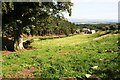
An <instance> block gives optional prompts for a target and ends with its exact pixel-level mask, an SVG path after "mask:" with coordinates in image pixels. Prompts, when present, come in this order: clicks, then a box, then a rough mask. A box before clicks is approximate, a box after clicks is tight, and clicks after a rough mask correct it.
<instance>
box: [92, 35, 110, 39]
mask: <svg viewBox="0 0 120 80" xmlns="http://www.w3.org/2000/svg"><path fill="white" fill-rule="evenodd" d="M109 36H112V34H107V35H103V36H100V37H97V38H95V39H93V40H99V39H102V38H105V37H109Z"/></svg>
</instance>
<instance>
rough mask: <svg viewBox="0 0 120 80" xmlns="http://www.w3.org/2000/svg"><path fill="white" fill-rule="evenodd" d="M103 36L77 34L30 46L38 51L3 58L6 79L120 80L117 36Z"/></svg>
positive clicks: (12, 54)
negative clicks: (91, 77) (87, 79)
mask: <svg viewBox="0 0 120 80" xmlns="http://www.w3.org/2000/svg"><path fill="white" fill-rule="evenodd" d="M103 34H104V33H103V32H101V33H100V32H99V33H96V34H78V35H74V36H70V37H65V38H57V39H50V40H49V39H48V40H39V41H34V42H33V43H32V44H31V45H32V46H33V47H34V48H35V49H33V50H28V51H22V52H11V53H10V54H8V55H3V56H2V59H3V63H2V73H3V77H4V78H10V77H12V78H13V77H17V78H21V77H24V78H27V77H28V78H31V77H33V78H35V77H40V78H41V79H44V78H51V79H53V78H54V79H59V78H60V77H77V78H84V77H85V75H86V74H91V75H95V76H97V77H99V78H100V79H102V80H112V79H118V78H120V67H119V62H120V56H119V54H118V53H119V48H118V34H106V35H103ZM94 66H97V68H95V69H94V68H93V67H94Z"/></svg>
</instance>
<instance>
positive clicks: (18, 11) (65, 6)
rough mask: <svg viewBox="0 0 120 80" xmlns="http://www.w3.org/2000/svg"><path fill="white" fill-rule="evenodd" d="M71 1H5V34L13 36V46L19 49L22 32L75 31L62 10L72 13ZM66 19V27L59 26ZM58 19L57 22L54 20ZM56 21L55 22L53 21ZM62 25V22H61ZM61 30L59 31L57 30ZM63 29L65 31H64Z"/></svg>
mask: <svg viewBox="0 0 120 80" xmlns="http://www.w3.org/2000/svg"><path fill="white" fill-rule="evenodd" d="M71 6H72V3H71V2H57V1H55V2H47V3H46V2H35V3H33V2H20V3H18V2H3V3H2V18H3V21H2V25H3V28H2V29H3V36H7V37H8V36H9V37H13V44H14V45H13V48H14V50H19V49H20V47H21V46H19V44H20V38H22V37H21V35H22V33H26V34H28V35H32V36H33V35H36V34H37V35H46V34H50V33H52V34H53V33H55V34H58V33H59V34H60V33H64V34H66V35H68V30H66V29H68V28H70V29H71V32H72V33H73V31H74V30H73V28H74V27H72V28H71V26H72V25H73V24H72V23H70V22H67V21H66V20H65V19H64V16H63V14H62V12H67V13H69V15H71ZM60 20H61V21H64V22H65V23H64V24H63V25H64V26H67V27H66V28H61V27H63V26H61V27H60V28H59V24H60V23H59V21H60ZM54 21H56V22H54ZM53 22H54V23H53ZM60 25H61V24H60ZM56 29H57V30H59V31H58V33H56V32H55V30H56ZM62 31H63V32H62Z"/></svg>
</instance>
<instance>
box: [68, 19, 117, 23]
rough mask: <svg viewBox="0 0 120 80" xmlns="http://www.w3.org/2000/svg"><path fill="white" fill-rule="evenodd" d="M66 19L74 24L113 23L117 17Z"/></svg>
mask: <svg viewBox="0 0 120 80" xmlns="http://www.w3.org/2000/svg"><path fill="white" fill-rule="evenodd" d="M68 21H70V22H72V23H75V24H115V23H118V20H117V19H111V20H110V19H75V18H74V19H73V18H72V19H71V18H70V19H68Z"/></svg>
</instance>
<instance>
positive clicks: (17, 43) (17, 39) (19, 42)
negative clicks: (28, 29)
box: [14, 25, 24, 51]
mask: <svg viewBox="0 0 120 80" xmlns="http://www.w3.org/2000/svg"><path fill="white" fill-rule="evenodd" d="M21 33H22V32H21V28H20V27H18V26H17V25H16V27H14V50H15V51H18V50H21V49H24V46H23V39H22V38H21V36H20V35H21Z"/></svg>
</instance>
